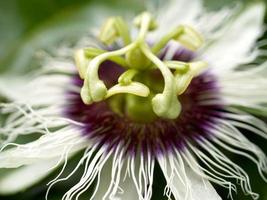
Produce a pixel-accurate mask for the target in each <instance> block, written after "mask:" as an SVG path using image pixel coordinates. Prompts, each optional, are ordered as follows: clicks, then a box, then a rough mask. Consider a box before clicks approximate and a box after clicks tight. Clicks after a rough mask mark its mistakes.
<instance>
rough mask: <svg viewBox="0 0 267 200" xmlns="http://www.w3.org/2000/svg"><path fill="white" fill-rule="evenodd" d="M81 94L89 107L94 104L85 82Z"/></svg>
mask: <svg viewBox="0 0 267 200" xmlns="http://www.w3.org/2000/svg"><path fill="white" fill-rule="evenodd" d="M80 94H81V99H82V101H83V103H84V104H86V105H89V104H91V103H92V102H93V100H92V98H91V96H90V93H89V87H88V82H87V81H84V83H83V86H82V88H81V92H80Z"/></svg>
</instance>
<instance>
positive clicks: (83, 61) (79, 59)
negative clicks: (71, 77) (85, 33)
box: [74, 49, 91, 79]
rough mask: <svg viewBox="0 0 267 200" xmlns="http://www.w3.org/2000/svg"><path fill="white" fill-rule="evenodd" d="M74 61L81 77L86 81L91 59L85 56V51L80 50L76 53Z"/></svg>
mask: <svg viewBox="0 0 267 200" xmlns="http://www.w3.org/2000/svg"><path fill="white" fill-rule="evenodd" d="M74 60H75V63H76V67H77V70H78V72H79V76H80V77H81V79H84V76H85V73H86V69H87V67H88V64H89V62H90V60H91V59H89V58H87V57H86V56H85V54H84V50H83V49H79V50H77V51H76V52H75V53H74Z"/></svg>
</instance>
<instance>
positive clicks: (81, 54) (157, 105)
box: [75, 12, 206, 121]
mask: <svg viewBox="0 0 267 200" xmlns="http://www.w3.org/2000/svg"><path fill="white" fill-rule="evenodd" d="M134 24H135V25H136V26H137V28H139V29H140V30H139V34H138V36H137V38H136V39H135V40H133V41H132V40H131V37H130V34H129V28H128V26H127V24H126V22H125V21H124V20H123V19H122V18H121V17H113V18H109V19H108V20H107V21H106V23H105V24H104V26H103V27H102V30H101V32H100V35H99V38H100V40H101V41H102V42H103V43H104V44H107V45H110V44H113V43H114V42H115V41H116V40H117V39H119V38H121V39H122V40H123V42H124V44H125V47H122V48H121V49H118V50H115V51H106V50H102V49H94V48H87V49H84V50H78V51H77V52H76V54H75V61H76V63H77V68H78V71H79V74H80V77H81V78H82V79H84V84H83V87H82V89H81V97H82V100H83V102H84V103H85V104H91V103H93V102H99V101H103V100H105V99H107V98H110V97H111V96H114V95H117V94H124V96H121V97H122V98H124V102H125V104H124V105H125V108H124V109H122V110H125V111H127V112H128V116H133V118H135V119H137V120H139V119H138V117H143V116H144V114H142V112H141V111H142V110H143V111H144V112H148V110H149V112H152V113H145V114H148V115H151V118H154V115H157V116H158V117H162V118H167V119H175V118H177V117H178V116H179V114H180V112H181V109H182V108H181V104H180V102H179V100H178V96H179V95H181V94H182V93H183V92H184V91H185V90H186V89H187V87H188V86H189V84H190V82H191V81H192V79H193V78H194V77H195V76H197V75H198V74H199V73H200V72H201V71H202V70H203V68H205V66H206V63H204V62H192V63H186V62H180V61H177V60H168V61H161V60H160V59H159V58H158V57H157V55H156V54H157V53H158V52H160V51H161V49H163V48H165V47H166V45H167V43H168V42H169V41H170V40H176V41H177V42H180V43H181V44H182V45H183V46H185V47H186V48H188V49H190V50H196V49H198V48H199V47H200V46H201V45H202V43H203V39H202V37H201V35H200V34H199V33H198V32H196V31H195V30H194V29H193V28H191V27H189V26H186V25H181V26H178V27H176V28H175V29H174V30H172V31H171V32H170V33H168V34H166V35H165V36H164V37H162V39H161V40H160V41H159V42H158V43H156V44H154V46H153V47H152V48H151V47H150V46H149V45H148V44H147V43H146V36H147V34H148V32H149V31H153V30H154V29H156V28H157V23H156V21H155V20H154V18H153V17H152V16H151V14H150V13H148V12H144V13H142V14H141V15H139V16H137V17H136V18H135V19H134ZM106 60H111V61H112V62H114V63H116V64H118V65H119V66H121V67H123V68H125V69H127V70H126V71H125V72H124V73H123V74H122V75H121V76H120V77H119V79H118V84H115V85H114V86H112V87H111V88H109V89H107V87H106V85H105V84H104V82H103V81H102V80H100V79H99V75H98V70H99V67H100V65H101V64H102V63H103V62H104V61H106ZM156 69H159V71H160V72H161V74H162V76H163V80H164V85H163V87H162V88H163V91H162V93H158V91H159V90H158V89H156V90H155V88H154V87H155V86H153V83H152V82H151V80H152V79H151V77H148V76H149V75H150V74H151V73H150V72H151V71H153V70H156ZM173 70H175V71H174V72H173ZM160 84H161V83H160ZM150 87H151V88H150ZM156 91H157V92H156ZM129 94H130V96H129ZM133 96H137V97H139V98H144V99H143V100H142V102H143V104H144V105H147V106H148V108H149V109H145V108H144V106H141V105H140V101H141V100H140V99H138V98H134V97H133ZM116 99H117V98H112V101H111V102H112V105H113V104H114V105H117V104H116V103H114V101H115V100H116ZM119 99H120V101H121V98H119ZM135 104H136V105H135ZM128 106H130V107H128ZM116 108H119V107H118V106H116ZM132 108H134V109H132ZM122 110H121V111H118V113H121V112H122ZM135 110H138V112H136V111H135ZM129 112H130V113H129ZM140 121H144V120H140Z"/></svg>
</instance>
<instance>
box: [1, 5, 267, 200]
mask: <svg viewBox="0 0 267 200" xmlns="http://www.w3.org/2000/svg"><path fill="white" fill-rule="evenodd" d="M189 1H191V0H189ZM146 2H147V1H142V0H106V1H104V0H102V1H101V0H39V1H37V0H0V73H5V72H7V71H8V72H10V71H11V72H12V73H23V72H25V71H28V70H31V69H32V68H35V67H38V65H39V64H40V62H39V57H38V52H39V51H42V50H45V51H46V50H47V51H49V50H50V48H51V47H53V48H56V47H57V46H58V45H61V44H62V42H63V41H69V42H70V44H71V43H72V42H75V41H76V39H77V35H78V36H79V35H80V34H83V33H84V32H85V31H87V30H88V29H89V27H90V26H91V25H92V24H94V23H95V21H96V19H95V16H96V15H99V13H97V9H95V8H96V7H108V8H110V9H109V11H110V10H112V11H111V13H109V12H108V11H107V13H105V14H106V15H109V14H114V13H116V14H118V13H125V12H128V11H129V9H131V10H134V11H135V12H138V11H141V10H143V8H144V4H145V3H146ZM233 2H236V1H233V0H215V1H214V0H208V1H205V4H206V6H207V7H209V8H210V9H217V8H220V7H221V6H222V5H223V4H229V3H233ZM243 2H245V1H243ZM246 2H249V1H246ZM103 14H104V13H103ZM265 21H266V20H265ZM244 31H245V30H244ZM264 38H267V36H266V34H264V35H263V36H262V38H261V39H264ZM250 139H251V140H253V141H255V143H257V144H259V146H260V147H261V148H262V149H264V151H265V152H266V153H267V145H266V141H263V140H261V139H260V138H257V137H255V138H251V137H250ZM229 156H231V158H232V159H234V160H235V161H236V162H237V163H238V164H240V165H241V166H243V167H244V168H245V170H246V171H247V172H248V173H249V175H250V177H251V182H252V188H254V191H255V192H258V193H260V194H261V197H260V200H267V185H266V183H264V182H263V181H262V179H261V178H260V177H259V176H258V172H257V169H256V166H255V165H253V163H251V162H250V161H248V160H247V159H245V158H242V157H239V156H234V155H229ZM78 159H79V155H78V156H77V157H75V158H73V159H72V161H71V163H70V166H72V164H73V165H75V163H76V162H77V160H78ZM56 174H57V172H54V174H52V175H51V176H50V177H47V179H46V180H44V181H42V182H41V183H39V184H38V185H36V186H34V187H32V188H30V189H29V190H27V191H24V192H21V193H20V194H17V195H13V196H0V199H1V200H39V199H44V194H45V191H46V186H45V185H46V183H47V182H49V180H51V179H53V177H55V175H56ZM155 174H156V175H157V180H156V182H155V184H154V189H155V190H154V191H155V193H154V195H153V199H155V200H161V199H164V198H159V197H160V196H162V194H163V188H164V184H165V182H164V179H163V177H162V175H161V174H160V170H159V169H158V168H157V169H156V173H155ZM78 177H79V176H78V175H77V177H76V178H73V179H72V180H70V181H67V182H64V183H61V184H58V185H56V186H55V187H54V189H53V190H52V192H51V193H50V198H49V199H51V200H59V199H61V197H62V194H64V192H65V191H66V188H68V187H69V186H71V185H72V184H73V183H76V182H77V180H78ZM215 187H216V189H217V191H218V192H219V193H220V194H221V196H222V198H223V199H227V191H226V190H224V189H222V188H220V187H217V186H215ZM88 193H90V191H89V192H88ZM88 195H89V194H85V195H83V197H82V200H83V199H89V198H88ZM234 197H235V198H234V199H238V200H247V199H251V197H247V196H244V195H243V193H242V192H241V191H240V188H239V192H238V194H237V195H234Z"/></svg>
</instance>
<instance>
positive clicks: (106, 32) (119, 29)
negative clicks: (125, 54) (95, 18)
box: [99, 17, 131, 45]
mask: <svg viewBox="0 0 267 200" xmlns="http://www.w3.org/2000/svg"><path fill="white" fill-rule="evenodd" d="M118 37H121V38H122V40H123V42H124V44H125V45H128V44H130V43H131V37H130V33H129V30H128V26H127V24H126V22H125V21H124V20H123V19H122V18H121V17H111V18H109V19H107V21H106V23H105V24H104V25H103V27H102V29H101V31H100V34H99V39H100V40H101V41H102V42H103V43H105V44H107V45H110V44H112V43H113V42H114V41H115V40H116V39H117V38H118Z"/></svg>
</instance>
